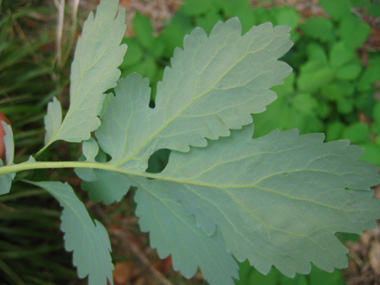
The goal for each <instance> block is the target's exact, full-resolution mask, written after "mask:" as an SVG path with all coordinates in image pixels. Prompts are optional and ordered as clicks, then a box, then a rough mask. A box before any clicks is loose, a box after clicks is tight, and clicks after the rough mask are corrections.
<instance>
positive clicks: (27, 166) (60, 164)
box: [0, 161, 350, 212]
mask: <svg viewBox="0 0 380 285" xmlns="http://www.w3.org/2000/svg"><path fill="white" fill-rule="evenodd" d="M47 168H92V169H101V170H106V171H113V172H118V173H122V174H124V175H133V176H138V177H145V178H152V179H158V180H163V181H168V182H174V183H180V184H186V185H194V186H200V187H208V188H216V189H221V190H223V191H227V189H247V188H254V189H257V190H259V191H263V192H268V193H272V194H275V195H279V196H283V197H285V198H287V199H290V200H295V201H302V202H305V203H311V204H315V205H317V206H320V207H325V208H329V209H334V210H340V211H345V212H350V211H348V210H344V209H342V208H335V207H331V206H329V205H324V204H321V203H317V202H315V201H311V200H305V199H301V198H295V197H292V196H289V195H286V194H284V193H279V192H276V191H274V190H271V189H267V188H263V187H260V186H258V185H257V183H256V184H254V185H239V186H232V185H231V186H222V185H215V184H210V183H205V182H199V181H193V180H187V179H179V178H173V177H167V176H161V175H157V174H153V173H147V172H135V171H130V170H128V169H123V168H119V167H117V166H116V165H114V164H109V163H100V162H81V161H56V162H55V161H54V162H24V163H20V164H13V165H7V166H3V167H0V175H3V174H10V173H14V172H18V171H23V170H32V169H47ZM297 171H301V170H297ZM303 171H308V170H303ZM309 171H310V170H309ZM293 172H294V171H293ZM274 175H278V173H275V174H274Z"/></svg>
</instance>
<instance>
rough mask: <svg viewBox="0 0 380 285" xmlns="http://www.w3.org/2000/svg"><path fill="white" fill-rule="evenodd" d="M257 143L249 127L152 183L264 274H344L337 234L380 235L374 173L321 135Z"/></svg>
mask: <svg viewBox="0 0 380 285" xmlns="http://www.w3.org/2000/svg"><path fill="white" fill-rule="evenodd" d="M251 136H252V128H251V127H245V128H243V130H239V131H234V132H232V135H231V136H230V137H228V138H223V139H221V140H219V141H217V142H215V141H213V142H210V143H209V145H208V146H207V147H206V148H194V149H192V150H191V151H190V152H189V153H179V152H172V154H171V157H170V159H169V162H168V165H167V167H166V168H165V170H164V171H163V172H162V173H160V174H159V175H158V177H160V178H161V179H162V180H164V181H165V182H163V183H162V182H158V181H156V180H152V181H151V182H150V184H151V185H152V186H151V189H154V191H169V192H170V194H171V196H172V197H176V198H177V199H179V200H180V201H181V202H182V203H183V205H184V207H185V209H186V210H187V211H188V212H189V213H191V214H193V215H195V217H196V222H197V225H198V226H199V227H200V228H201V229H202V230H203V231H204V232H205V233H207V234H208V235H212V234H214V233H215V231H216V230H217V228H220V231H221V233H222V236H223V240H224V241H225V244H226V248H227V250H228V251H229V252H231V253H232V254H233V255H234V256H235V257H236V258H237V259H238V260H239V261H244V260H245V259H246V258H248V260H249V262H250V264H251V265H253V266H255V267H256V268H257V269H258V270H259V271H260V272H262V273H264V274H266V273H268V272H269V270H270V268H271V266H272V265H274V266H276V267H277V268H278V269H279V270H280V271H281V272H282V273H283V274H285V275H287V276H289V277H293V276H294V275H295V274H296V273H303V274H307V273H309V271H310V268H311V265H310V262H313V263H314V264H315V265H316V266H318V267H319V268H321V269H323V270H325V271H329V272H332V271H333V270H334V268H343V267H345V266H347V258H346V253H347V249H346V248H345V247H344V246H343V245H342V244H341V243H340V242H339V240H338V239H337V237H336V236H335V233H336V232H351V233H361V232H362V231H363V230H366V229H369V228H373V227H375V226H376V223H375V219H376V218H378V217H379V215H380V201H379V200H376V199H373V194H374V193H373V191H372V190H371V189H370V186H373V185H376V184H377V183H379V182H380V179H379V175H378V174H377V167H376V166H374V165H371V164H369V163H367V162H364V161H359V160H358V159H359V157H360V155H361V154H362V152H363V150H362V149H361V148H359V147H357V146H352V145H349V143H348V141H335V142H330V143H323V140H324V136H323V135H321V134H311V135H302V136H300V135H299V134H298V132H297V131H295V130H292V131H285V132H279V131H274V132H272V133H270V134H269V135H267V136H264V137H261V138H257V139H252V138H251ZM158 179H159V178H158ZM147 191H153V190H147Z"/></svg>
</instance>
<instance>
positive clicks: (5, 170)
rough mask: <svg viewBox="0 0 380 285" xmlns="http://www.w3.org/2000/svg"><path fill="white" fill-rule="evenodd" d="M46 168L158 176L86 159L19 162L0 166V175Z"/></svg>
mask: <svg viewBox="0 0 380 285" xmlns="http://www.w3.org/2000/svg"><path fill="white" fill-rule="evenodd" d="M47 168H92V169H102V170H108V171H114V172H119V173H123V174H129V175H136V176H142V177H147V178H157V177H158V176H157V175H155V174H152V173H140V172H133V171H130V170H127V169H123V168H118V167H117V166H116V165H113V164H108V163H99V162H86V161H36V162H23V163H19V164H12V165H5V166H2V167H0V175H4V174H9V173H14V172H20V171H25V170H33V169H47Z"/></svg>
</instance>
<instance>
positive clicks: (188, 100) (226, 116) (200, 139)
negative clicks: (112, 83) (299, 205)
mask: <svg viewBox="0 0 380 285" xmlns="http://www.w3.org/2000/svg"><path fill="white" fill-rule="evenodd" d="M288 31H289V28H288V27H285V26H277V27H273V26H272V24H270V23H266V24H263V25H260V26H255V27H253V28H252V29H251V30H249V31H248V32H247V33H246V34H244V35H243V36H242V35H241V25H240V22H239V20H238V19H237V18H232V19H230V20H228V21H227V22H225V23H222V22H219V23H217V24H216V25H215V27H214V29H213V30H212V31H211V33H210V36H209V37H208V36H207V34H206V33H205V32H204V31H203V30H202V29H201V28H196V29H195V30H194V31H193V32H192V33H191V34H190V35H189V36H187V37H185V40H184V50H181V49H179V48H178V49H176V51H175V53H174V57H173V58H172V60H171V67H167V68H166V69H165V71H164V75H163V81H162V82H160V83H159V84H158V86H157V96H156V102H155V107H154V109H151V108H150V107H149V99H150V88H149V85H148V81H147V80H146V79H142V78H141V76H140V75H138V74H132V75H130V76H128V77H127V78H126V79H121V80H120V81H119V83H118V86H117V88H116V90H115V93H116V96H115V98H114V99H113V100H111V101H110V102H109V104H108V105H107V107H106V110H105V112H104V113H103V116H102V125H101V127H100V128H99V129H98V130H97V131H96V136H97V138H98V140H99V144H100V146H101V148H102V149H103V150H104V151H106V152H107V153H108V154H109V155H111V157H112V160H111V163H113V164H117V165H119V166H120V165H123V168H129V169H135V170H137V171H144V170H145V169H146V167H147V160H148V158H149V156H150V155H151V154H152V153H153V152H154V151H156V150H158V149H160V148H168V149H172V150H178V151H184V152H186V151H188V150H189V149H190V146H198V147H200V146H202V147H203V146H205V145H206V144H207V140H206V138H208V139H214V140H215V139H218V138H219V137H223V136H228V135H229V134H230V129H239V128H241V127H242V126H243V125H247V124H250V123H252V117H251V114H252V113H260V112H263V111H264V110H265V107H266V106H267V105H268V104H270V103H271V102H272V101H273V100H274V99H275V98H276V95H275V93H274V92H273V91H271V90H270V88H271V87H272V86H274V85H278V84H281V83H282V82H283V79H284V78H285V77H286V76H288V75H289V73H290V71H291V68H290V67H289V66H288V65H287V64H285V63H284V62H281V61H278V58H279V57H281V56H282V55H283V54H284V53H285V52H287V51H288V49H289V48H290V47H291V45H292V42H291V41H290V40H289V37H290V36H289V32H288Z"/></svg>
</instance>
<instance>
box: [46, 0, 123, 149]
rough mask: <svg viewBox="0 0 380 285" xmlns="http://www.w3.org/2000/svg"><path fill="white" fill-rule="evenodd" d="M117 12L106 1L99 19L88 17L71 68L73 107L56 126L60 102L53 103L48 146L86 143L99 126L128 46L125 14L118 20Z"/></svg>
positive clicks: (114, 0) (115, 6)
mask: <svg viewBox="0 0 380 285" xmlns="http://www.w3.org/2000/svg"><path fill="white" fill-rule="evenodd" d="M117 9H118V1H117V0H103V1H101V2H100V4H99V6H98V8H97V13H96V17H94V15H93V14H92V13H90V15H89V16H88V18H87V20H86V22H85V24H84V26H83V33H82V36H81V37H80V38H79V40H78V44H77V48H76V50H75V55H74V61H73V63H72V65H71V76H70V81H71V86H70V107H69V110H68V112H67V114H66V116H65V118H64V120H63V122H62V124H60V125H59V127H57V125H56V122H58V115H57V114H53V112H52V111H53V109H56V108H58V103H56V102H55V101H53V105H51V106H50V108H49V109H50V110H48V115H47V117H46V118H45V122H46V121H48V122H49V121H50V120H54V122H55V123H50V124H48V125H47V135H46V145H49V144H51V143H52V142H54V141H57V140H65V141H69V142H81V141H82V140H87V139H89V138H90V133H91V132H92V131H94V130H96V129H97V128H98V127H99V126H100V120H99V118H98V116H99V114H100V112H101V110H102V107H103V101H104V97H105V95H104V92H106V90H108V89H110V88H113V87H115V86H116V82H117V80H118V79H119V77H120V70H119V69H118V68H117V67H118V66H119V65H120V64H121V63H122V61H123V57H124V54H125V52H126V45H120V43H121V40H122V38H123V36H124V33H125V30H126V25H125V12H124V10H122V11H121V12H120V13H119V15H118V16H117V17H116V19H115V15H116V13H117ZM51 125H52V126H53V127H52V126H51Z"/></svg>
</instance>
